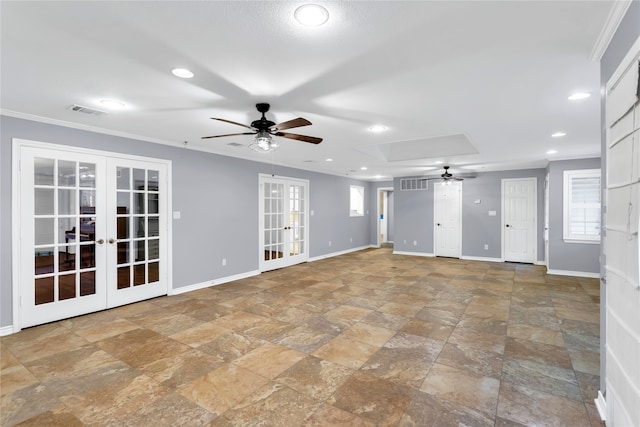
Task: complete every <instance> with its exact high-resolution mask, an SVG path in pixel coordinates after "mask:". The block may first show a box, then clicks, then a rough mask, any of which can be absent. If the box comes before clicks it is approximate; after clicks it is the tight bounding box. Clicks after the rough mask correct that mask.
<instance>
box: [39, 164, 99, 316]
mask: <svg viewBox="0 0 640 427" xmlns="http://www.w3.org/2000/svg"><path fill="white" fill-rule="evenodd" d="M95 173H96V165H95V164H94V163H87V162H76V161H73V160H63V159H46V158H35V159H34V183H35V187H34V189H33V191H34V193H33V194H34V217H33V227H34V228H33V230H34V240H33V244H34V255H35V262H34V282H33V286H34V291H35V292H34V294H35V304H36V305H39V304H46V303H53V302H56V301H62V300H69V299H74V298H78V297H80V296H84V295H92V294H95V281H94V280H93V282H94V285H93V286H87V285H86V284H85V285H82V284H81V278H82V280H84V281H85V282H86V278H87V277H88V275H92V274H94V273H93V270H94V269H95V259H94V258H95V256H94V255H95V244H94V239H95V226H96V221H97V218H96V216H95V201H96V189H95V185H96V177H95ZM81 188H82V189H81ZM78 255H80V256H79V257H78ZM80 271H82V273H81V274H78V273H79V272H80Z"/></svg>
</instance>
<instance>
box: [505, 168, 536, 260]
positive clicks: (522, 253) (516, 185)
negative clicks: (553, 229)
mask: <svg viewBox="0 0 640 427" xmlns="http://www.w3.org/2000/svg"><path fill="white" fill-rule="evenodd" d="M536 200H537V198H536V178H522V179H504V180H502V205H503V214H502V218H503V225H504V227H503V252H504V260H505V261H514V262H529V263H534V262H535V261H536V211H537V208H536Z"/></svg>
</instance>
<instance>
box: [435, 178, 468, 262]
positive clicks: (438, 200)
mask: <svg viewBox="0 0 640 427" xmlns="http://www.w3.org/2000/svg"><path fill="white" fill-rule="evenodd" d="M433 188H434V220H435V229H434V230H435V231H434V236H435V242H434V248H435V249H434V253H435V255H436V256H446V257H454V258H460V254H461V246H462V243H461V237H462V233H461V228H462V227H461V223H462V221H461V218H462V211H461V205H462V203H461V202H462V183H461V182H459V181H447V182H446V184H445V185H441V184H440V183H437V184H435V185H434V186H433Z"/></svg>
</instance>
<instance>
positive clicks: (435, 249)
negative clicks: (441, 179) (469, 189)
mask: <svg viewBox="0 0 640 427" xmlns="http://www.w3.org/2000/svg"><path fill="white" fill-rule="evenodd" d="M449 182H451V185H452V186H453V185H455V186H457V187H458V207H459V209H458V218H457V223H458V253H457V254H456V256H455V257H453V258H461V257H462V181H449ZM437 186H438V184H437V183H435V184H433V256H436V257H437V256H444V257H447V255H438V245H437V235H438V226H437V223H438V221H437V218H436V217H437V212H438V208H437V206H436V203H437V196H436V188H437ZM440 187H442V185H441V184H440Z"/></svg>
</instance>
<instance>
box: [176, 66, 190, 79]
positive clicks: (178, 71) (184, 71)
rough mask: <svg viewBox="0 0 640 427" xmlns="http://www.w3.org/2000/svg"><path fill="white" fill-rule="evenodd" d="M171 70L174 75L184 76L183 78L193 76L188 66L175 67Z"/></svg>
mask: <svg viewBox="0 0 640 427" xmlns="http://www.w3.org/2000/svg"><path fill="white" fill-rule="evenodd" d="M171 72H172V73H173V75H174V76H177V77H182V78H183V79H190V78H191V77H193V73H192V72H191V71H189V70H187V69H186V68H174V69H173V70H171Z"/></svg>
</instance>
